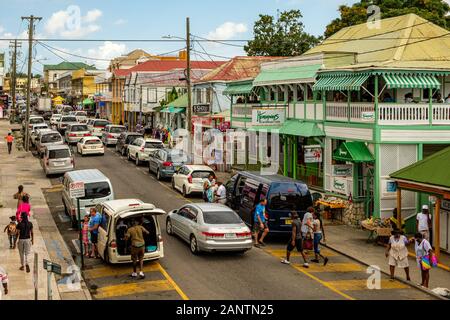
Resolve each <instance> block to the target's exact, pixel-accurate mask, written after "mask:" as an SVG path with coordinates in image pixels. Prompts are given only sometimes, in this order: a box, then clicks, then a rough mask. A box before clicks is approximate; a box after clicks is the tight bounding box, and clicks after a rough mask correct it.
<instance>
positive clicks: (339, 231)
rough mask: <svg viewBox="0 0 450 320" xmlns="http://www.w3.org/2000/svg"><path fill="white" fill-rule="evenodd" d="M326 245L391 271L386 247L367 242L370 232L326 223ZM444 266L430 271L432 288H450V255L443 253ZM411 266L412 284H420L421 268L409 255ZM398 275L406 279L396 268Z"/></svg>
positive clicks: (384, 270) (367, 263) (365, 262)
mask: <svg viewBox="0 0 450 320" xmlns="http://www.w3.org/2000/svg"><path fill="white" fill-rule="evenodd" d="M325 235H326V246H327V247H328V248H330V249H333V250H336V251H338V252H339V253H342V254H344V255H347V256H349V257H351V258H354V259H356V260H358V261H359V262H362V263H363V264H366V265H371V266H378V267H380V269H381V271H382V272H385V273H389V265H388V259H387V258H386V256H385V252H386V248H385V247H383V246H380V245H375V244H373V243H367V238H368V232H367V231H363V230H360V229H356V228H353V227H349V226H345V225H330V226H327V225H326V224H325ZM441 255H442V257H441V259H440V260H441V261H440V263H441V264H442V265H443V266H442V268H433V269H432V270H431V272H430V289H434V288H448V289H450V272H449V271H448V267H449V264H448V262H449V257H448V256H447V255H445V254H441ZM409 266H410V274H411V280H412V284H420V282H421V276H420V270H419V268H418V266H417V263H416V259H415V257H413V256H410V257H409ZM395 275H396V277H397V278H398V279H399V280H401V279H404V280H405V279H406V276H405V273H404V271H403V270H401V269H398V268H396V270H395Z"/></svg>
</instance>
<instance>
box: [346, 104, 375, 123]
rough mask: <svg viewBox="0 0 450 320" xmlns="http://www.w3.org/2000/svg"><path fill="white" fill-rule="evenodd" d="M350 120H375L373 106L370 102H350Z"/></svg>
mask: <svg viewBox="0 0 450 320" xmlns="http://www.w3.org/2000/svg"><path fill="white" fill-rule="evenodd" d="M350 121H352V122H375V106H374V105H373V104H372V103H364V102H355V103H352V104H351V105H350Z"/></svg>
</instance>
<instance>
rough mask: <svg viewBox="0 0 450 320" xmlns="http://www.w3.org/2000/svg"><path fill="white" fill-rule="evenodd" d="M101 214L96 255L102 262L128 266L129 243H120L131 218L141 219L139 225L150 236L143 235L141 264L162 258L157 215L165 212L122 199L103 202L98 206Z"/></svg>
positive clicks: (138, 202)
mask: <svg viewBox="0 0 450 320" xmlns="http://www.w3.org/2000/svg"><path fill="white" fill-rule="evenodd" d="M98 208H99V212H100V214H101V215H102V220H101V224H100V226H99V228H98V244H97V245H98V252H99V254H100V256H101V257H102V259H103V260H104V261H105V262H106V263H111V264H121V263H131V262H132V260H131V241H130V240H124V237H125V234H126V233H127V230H128V228H130V227H132V226H133V221H134V220H135V219H142V221H143V224H142V226H143V227H144V228H145V229H147V231H149V233H150V234H148V235H147V234H144V240H145V254H144V261H149V260H157V259H161V258H163V257H164V248H163V241H162V237H161V229H160V226H159V222H158V216H160V215H164V214H165V213H166V212H165V211H164V210H162V209H158V208H156V207H155V206H154V205H153V204H149V203H144V202H142V201H141V200H136V199H125V200H113V201H106V202H104V203H102V204H101V205H99V206H98Z"/></svg>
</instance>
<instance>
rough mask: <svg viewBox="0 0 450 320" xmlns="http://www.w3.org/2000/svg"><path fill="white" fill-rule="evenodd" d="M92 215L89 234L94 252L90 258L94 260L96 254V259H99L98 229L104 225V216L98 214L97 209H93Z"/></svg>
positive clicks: (91, 210)
mask: <svg viewBox="0 0 450 320" xmlns="http://www.w3.org/2000/svg"><path fill="white" fill-rule="evenodd" d="M90 213H91V219H90V220H89V232H90V233H91V243H92V251H91V254H90V255H89V257H90V258H92V254H94V256H95V258H96V259H98V258H99V255H98V247H97V243H98V228H99V227H100V224H101V223H102V215H101V214H100V213H98V212H97V210H96V209H95V208H91V209H90Z"/></svg>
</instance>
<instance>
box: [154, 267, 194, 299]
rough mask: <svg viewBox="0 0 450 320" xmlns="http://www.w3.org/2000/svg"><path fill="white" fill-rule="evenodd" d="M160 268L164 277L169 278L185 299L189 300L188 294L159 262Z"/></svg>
mask: <svg viewBox="0 0 450 320" xmlns="http://www.w3.org/2000/svg"><path fill="white" fill-rule="evenodd" d="M157 265H158V267H159V270H160V271H161V273H162V274H163V275H164V277H165V278H166V279H167V281H168V282H169V283H170V284H171V285H172V286H173V287H174V288H175V290H176V291H177V292H178V294H179V295H180V296H181V298H182V299H183V300H189V298H188V296H187V295H186V294H185V293H184V292H183V290H181V288H180V287H179V286H178V285H177V283H176V282H175V281H174V280H173V279H172V277H171V276H170V275H169V274H168V273H167V271H166V270H164V268H163V267H162V266H161V264H160V263H159V262H158V263H157Z"/></svg>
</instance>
